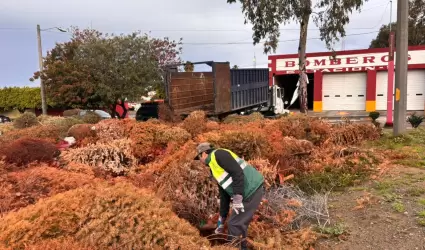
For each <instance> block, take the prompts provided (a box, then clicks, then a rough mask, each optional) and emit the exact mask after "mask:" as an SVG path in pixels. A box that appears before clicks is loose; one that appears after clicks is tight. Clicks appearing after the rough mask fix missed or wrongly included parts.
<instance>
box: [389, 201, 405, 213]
mask: <svg viewBox="0 0 425 250" xmlns="http://www.w3.org/2000/svg"><path fill="white" fill-rule="evenodd" d="M392 207H393V209H394V210H395V211H397V212H399V213H403V212H404V211H406V208H405V207H404V205H403V203H401V202H400V201H396V202H394V203H393V205H392Z"/></svg>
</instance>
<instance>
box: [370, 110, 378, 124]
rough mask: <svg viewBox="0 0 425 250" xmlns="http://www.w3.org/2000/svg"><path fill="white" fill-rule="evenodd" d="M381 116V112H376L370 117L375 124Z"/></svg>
mask: <svg viewBox="0 0 425 250" xmlns="http://www.w3.org/2000/svg"><path fill="white" fill-rule="evenodd" d="M379 116H380V114H379V112H376V111H375V112H370V113H369V117H370V118H372V121H374V122H375V121H376V120H377V119H378V118H379Z"/></svg>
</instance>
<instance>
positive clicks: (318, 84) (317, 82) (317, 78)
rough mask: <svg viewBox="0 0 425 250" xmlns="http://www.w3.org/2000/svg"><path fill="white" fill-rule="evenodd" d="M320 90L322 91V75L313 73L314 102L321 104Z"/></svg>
mask: <svg viewBox="0 0 425 250" xmlns="http://www.w3.org/2000/svg"><path fill="white" fill-rule="evenodd" d="M322 89H323V73H322V72H319V71H317V72H315V73H314V99H313V100H314V101H315V102H321V101H322Z"/></svg>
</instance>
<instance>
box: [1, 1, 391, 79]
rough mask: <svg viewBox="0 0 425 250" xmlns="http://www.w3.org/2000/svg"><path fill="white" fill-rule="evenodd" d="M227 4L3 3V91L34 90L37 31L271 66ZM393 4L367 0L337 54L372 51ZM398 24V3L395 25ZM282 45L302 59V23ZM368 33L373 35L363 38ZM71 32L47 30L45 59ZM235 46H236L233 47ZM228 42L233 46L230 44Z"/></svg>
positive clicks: (311, 44)
mask: <svg viewBox="0 0 425 250" xmlns="http://www.w3.org/2000/svg"><path fill="white" fill-rule="evenodd" d="M226 2H227V1H226V0H184V1H182V0H180V1H177V0H155V1H151V0H149V1H148V0H120V1H112V0H85V1H83V0H55V1H54V0H37V1H34V0H0V72H1V78H0V87H5V86H25V85H28V86H31V85H36V84H37V83H31V82H29V80H28V79H29V78H30V77H31V76H32V74H33V72H35V71H37V70H38V57H37V56H38V54H37V53H38V52H37V40H36V38H37V37H36V25H37V24H40V25H41V28H42V29H46V28H51V27H55V26H56V27H62V28H69V27H70V26H78V27H80V28H86V27H90V26H91V27H92V28H94V29H98V30H100V31H102V32H105V33H111V32H113V33H128V32H132V31H135V30H141V31H143V32H149V31H151V35H152V36H155V37H165V36H168V37H170V38H172V39H179V38H180V37H182V38H183V42H184V43H186V44H184V46H183V59H184V60H190V61H206V60H215V61H229V62H230V64H231V65H234V64H236V65H239V66H240V67H253V64H254V60H253V59H254V55H255V56H256V64H257V67H267V55H265V54H263V47H262V45H257V46H253V45H252V32H251V27H250V25H244V17H243V14H242V13H241V5H240V4H232V5H229V4H227V3H226ZM388 3H389V0H369V1H368V3H367V4H366V5H365V6H364V7H363V11H362V13H353V14H352V16H351V22H350V24H349V25H348V26H347V34H348V36H347V37H346V38H345V43H344V44H341V43H340V44H339V45H338V46H337V47H336V48H335V49H336V50H343V49H345V50H349V49H363V48H367V47H368V46H369V43H370V41H371V40H372V39H373V38H374V37H375V36H376V34H377V31H378V30H379V28H380V26H381V25H382V24H384V23H385V24H386V23H388V22H389V19H390V7H389V4H388ZM395 19H396V1H394V3H393V20H395ZM281 29H282V31H281V33H282V35H281V38H280V40H281V41H282V42H281V43H280V44H279V47H278V49H277V51H276V54H288V53H290V54H292V53H297V47H298V41H297V39H298V37H299V30H298V25H297V24H291V25H286V26H283V25H282V26H281ZM365 33H369V34H365ZM318 35H319V34H318V31H317V27H315V25H314V23H313V22H311V23H310V25H309V35H308V37H309V40H308V41H307V51H308V52H319V51H325V46H324V43H323V42H322V41H320V40H318V39H315V38H317V37H318ZM69 37H70V36H69V34H67V33H60V32H57V31H53V30H50V31H44V32H42V45H43V55H45V54H46V51H48V50H50V49H51V48H53V47H54V45H55V43H56V42H64V41H66V40H68V39H69ZM234 42H237V44H231V43H234ZM225 43H230V44H225Z"/></svg>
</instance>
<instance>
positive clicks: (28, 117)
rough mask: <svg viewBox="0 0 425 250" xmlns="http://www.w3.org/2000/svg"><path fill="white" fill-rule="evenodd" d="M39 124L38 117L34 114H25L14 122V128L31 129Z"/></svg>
mask: <svg viewBox="0 0 425 250" xmlns="http://www.w3.org/2000/svg"><path fill="white" fill-rule="evenodd" d="M38 124H39V122H38V120H37V117H36V116H35V114H33V113H24V114H23V115H21V116H20V117H18V118H16V119H15V121H14V122H13V126H14V127H15V128H18V129H22V128H29V127H32V126H36V125H38Z"/></svg>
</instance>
